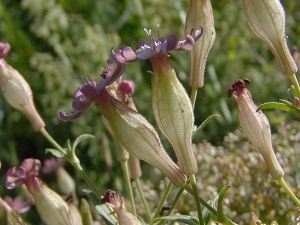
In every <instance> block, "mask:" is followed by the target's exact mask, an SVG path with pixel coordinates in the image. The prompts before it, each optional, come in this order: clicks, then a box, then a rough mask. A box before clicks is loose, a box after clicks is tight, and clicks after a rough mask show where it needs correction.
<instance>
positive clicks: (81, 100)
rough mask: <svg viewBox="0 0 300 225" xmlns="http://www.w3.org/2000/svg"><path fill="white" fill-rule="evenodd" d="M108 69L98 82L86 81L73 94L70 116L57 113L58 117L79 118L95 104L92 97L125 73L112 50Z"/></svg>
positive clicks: (122, 65)
mask: <svg viewBox="0 0 300 225" xmlns="http://www.w3.org/2000/svg"><path fill="white" fill-rule="evenodd" d="M107 64H108V69H106V70H104V71H103V73H102V74H101V76H102V78H103V79H101V80H100V82H98V83H97V82H96V81H91V80H90V81H87V80H85V82H86V83H85V85H84V86H82V87H80V88H79V89H78V90H77V91H76V92H75V100H73V103H72V107H73V109H74V110H75V112H74V113H73V114H72V115H71V116H66V114H65V113H64V112H59V114H58V116H59V118H60V119H62V120H74V119H77V118H78V117H80V116H81V115H82V114H83V113H84V111H85V110H87V109H88V108H89V107H90V105H91V104H92V103H93V101H94V102H95V99H94V97H95V96H97V95H99V94H100V92H101V91H102V90H103V89H105V87H107V86H109V85H111V84H112V83H114V82H115V81H116V80H117V79H118V78H119V77H120V76H121V75H122V74H123V73H124V71H125V67H126V65H125V64H123V63H120V62H118V61H117V60H116V55H115V53H114V51H113V50H112V58H110V59H108V60H107Z"/></svg>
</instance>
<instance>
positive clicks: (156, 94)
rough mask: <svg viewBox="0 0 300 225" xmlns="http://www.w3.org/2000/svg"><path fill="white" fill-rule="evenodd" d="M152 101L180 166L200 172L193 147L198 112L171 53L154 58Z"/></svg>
mask: <svg viewBox="0 0 300 225" xmlns="http://www.w3.org/2000/svg"><path fill="white" fill-rule="evenodd" d="M151 63H152V66H153V69H154V74H153V76H152V105H153V113H154V117H155V120H156V122H157V124H158V126H159V129H160V130H161V131H162V133H163V134H164V135H165V136H166V137H167V138H168V140H169V141H170V143H171V145H172V147H173V149H174V151H175V153H176V156H177V159H178V162H179V167H180V168H181V169H182V170H183V172H184V173H185V174H186V175H188V176H189V175H192V174H195V173H196V172H197V169H198V167H197V162H196V159H195V156H194V153H193V150H192V129H193V126H194V115H193V108H192V105H191V101H190V99H189V97H188V95H187V93H186V91H185V89H184V87H183V86H182V84H181V83H180V82H179V80H178V78H177V76H176V73H175V71H174V69H173V67H172V65H171V60H170V58H169V56H168V55H166V54H164V55H163V54H161V55H157V56H156V57H152V58H151Z"/></svg>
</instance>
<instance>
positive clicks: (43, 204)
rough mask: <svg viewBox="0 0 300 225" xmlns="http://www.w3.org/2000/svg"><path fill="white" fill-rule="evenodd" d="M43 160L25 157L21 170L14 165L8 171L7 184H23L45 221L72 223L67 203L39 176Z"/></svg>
mask: <svg viewBox="0 0 300 225" xmlns="http://www.w3.org/2000/svg"><path fill="white" fill-rule="evenodd" d="M40 168H41V162H40V161H39V160H37V159H33V158H30V159H25V160H24V161H23V163H22V164H21V165H20V167H19V170H17V169H16V167H13V168H11V169H9V170H8V171H7V174H6V183H5V186H6V188H7V189H14V188H16V187H19V186H21V185H23V184H25V185H26V188H27V190H28V191H29V192H30V194H31V195H32V196H33V198H34V200H35V205H36V209H37V211H38V213H39V215H40V216H41V218H42V220H43V221H44V223H46V224H49V225H53V224H58V225H69V224H72V223H71V222H70V221H71V218H70V210H69V207H68V205H67V203H66V202H65V201H64V200H63V199H62V198H61V197H60V196H59V195H58V194H57V193H55V192H54V191H53V190H51V189H50V188H48V187H47V186H46V185H44V184H43V183H42V181H41V180H40V179H39V178H37V175H38V173H39V170H40Z"/></svg>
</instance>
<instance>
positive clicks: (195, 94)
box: [191, 87, 198, 108]
mask: <svg viewBox="0 0 300 225" xmlns="http://www.w3.org/2000/svg"><path fill="white" fill-rule="evenodd" d="M197 91H198V88H197V87H192V94H191V102H192V106H193V108H194V107H195V103H196V98H197Z"/></svg>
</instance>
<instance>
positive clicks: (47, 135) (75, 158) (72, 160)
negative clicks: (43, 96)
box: [40, 127, 102, 198]
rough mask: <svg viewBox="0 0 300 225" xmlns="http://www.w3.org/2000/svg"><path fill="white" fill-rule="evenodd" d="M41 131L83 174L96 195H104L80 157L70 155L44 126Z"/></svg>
mask: <svg viewBox="0 0 300 225" xmlns="http://www.w3.org/2000/svg"><path fill="white" fill-rule="evenodd" d="M40 132H41V133H42V135H43V136H44V137H45V138H46V139H47V140H48V141H49V142H50V143H51V144H52V145H53V146H54V147H55V148H56V149H57V150H58V151H60V152H61V153H62V154H63V155H64V156H65V157H66V159H67V160H68V161H69V162H70V163H71V165H72V166H73V167H74V168H75V169H76V170H77V171H78V172H79V173H80V174H81V176H82V177H83V179H84V180H85V182H86V183H87V184H88V185H89V186H90V188H91V189H92V190H93V191H94V192H95V193H96V195H97V196H98V197H99V198H100V197H101V196H102V194H101V192H100V191H99V190H98V189H97V187H96V186H95V185H94V183H93V182H92V181H91V180H90V178H89V176H88V175H87V174H86V173H85V172H84V170H83V169H82V167H81V165H80V162H79V159H78V158H77V157H76V155H72V156H71V157H72V158H70V157H68V156H69V155H68V154H67V152H66V151H65V150H64V149H63V148H62V147H61V146H60V145H59V144H58V143H57V142H56V141H55V140H54V139H53V138H52V137H51V135H50V134H49V133H48V132H47V131H46V129H45V128H44V127H43V128H41V129H40Z"/></svg>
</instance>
